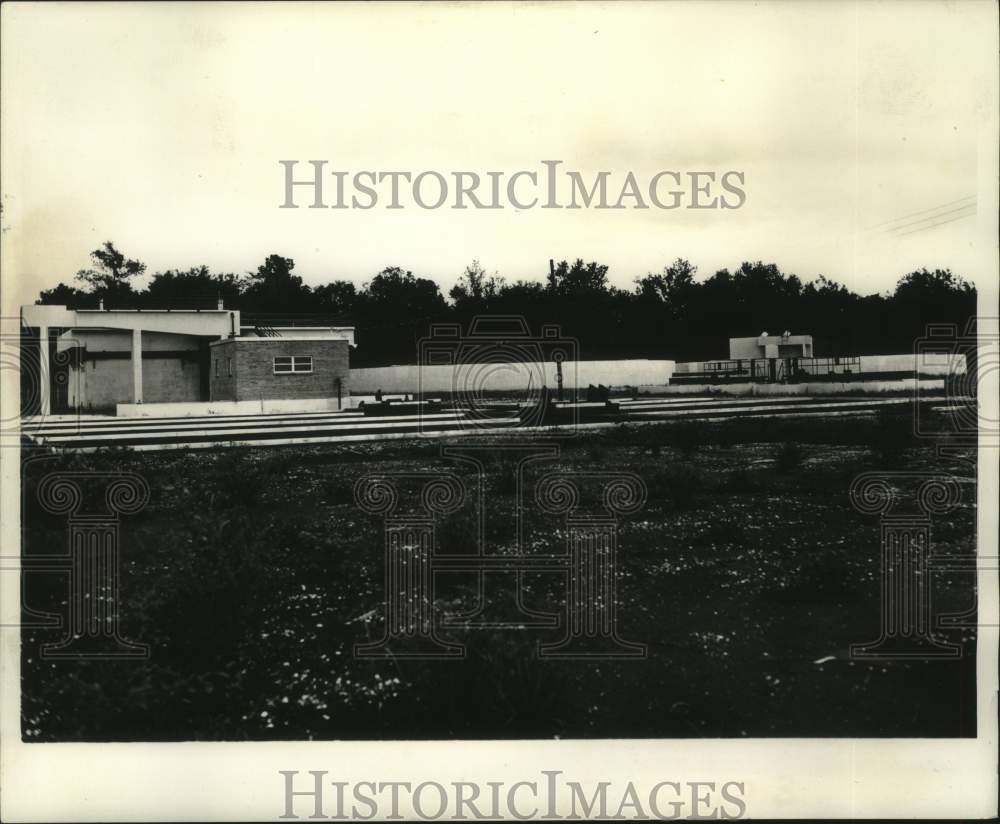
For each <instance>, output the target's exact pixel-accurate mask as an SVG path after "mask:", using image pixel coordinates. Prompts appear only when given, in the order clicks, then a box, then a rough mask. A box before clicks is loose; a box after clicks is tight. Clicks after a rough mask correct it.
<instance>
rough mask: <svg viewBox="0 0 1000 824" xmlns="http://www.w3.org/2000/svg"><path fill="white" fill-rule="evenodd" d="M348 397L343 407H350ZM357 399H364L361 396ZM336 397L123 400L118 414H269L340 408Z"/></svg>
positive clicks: (186, 415)
mask: <svg viewBox="0 0 1000 824" xmlns="http://www.w3.org/2000/svg"><path fill="white" fill-rule="evenodd" d="M347 400H348V399H347V398H345V399H344V402H343V408H344V409H347V408H349V405H348V403H347ZM356 400H361V399H360V398H358V399H356ZM338 411H340V410H338V409H337V399H336V398H294V399H292V400H272V401H269V400H264V401H261V400H256V401H203V402H197V403H120V404H118V406H117V407H116V412H115V414H116V415H118V417H121V418H184V417H198V416H201V415H266V414H268V413H284V412H338Z"/></svg>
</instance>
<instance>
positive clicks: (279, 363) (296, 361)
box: [274, 355, 313, 375]
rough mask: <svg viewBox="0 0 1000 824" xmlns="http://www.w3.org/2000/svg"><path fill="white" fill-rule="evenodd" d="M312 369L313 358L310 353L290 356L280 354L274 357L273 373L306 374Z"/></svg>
mask: <svg viewBox="0 0 1000 824" xmlns="http://www.w3.org/2000/svg"><path fill="white" fill-rule="evenodd" d="M312 371H313V359H312V356H311V355H304V356H299V355H296V356H295V357H292V356H291V355H280V356H278V357H276V358H275V359H274V374H275V375H290V374H292V373H293V372H294V373H296V374H308V373H309V372H312Z"/></svg>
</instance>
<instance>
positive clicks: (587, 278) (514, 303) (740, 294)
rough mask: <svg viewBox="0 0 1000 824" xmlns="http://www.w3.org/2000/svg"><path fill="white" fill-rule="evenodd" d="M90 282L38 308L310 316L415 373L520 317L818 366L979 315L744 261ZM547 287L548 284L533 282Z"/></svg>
mask: <svg viewBox="0 0 1000 824" xmlns="http://www.w3.org/2000/svg"><path fill="white" fill-rule="evenodd" d="M91 257H92V259H93V261H94V267H95V268H94V269H90V270H85V271H83V272H80V273H78V275H77V278H78V280H79V281H80V282H81V283H82V284H83V285H84V287H85V288H83V289H81V288H78V287H76V286H70V285H66V284H62V283H61V284H59V285H58V286H56V287H55V288H53V289H48V290H46V291H44V292H42V293H41V295H40V297H39V302H40V303H58V304H67V305H70V306H78V307H93V306H96V304H97V300H98V299H100V298H103V299H104V300H105V303H106V305H108V306H109V307H110V306H115V305H118V306H126V305H135V306H140V307H149V308H157V307H165V306H182V307H185V308H193V306H202V307H211V306H214V305H215V301H216V299H217V298H218V297H220V296H221V297H222V298H223V300H224V301H225V303H226V305H227V306H230V307H233V308H238V309H241V310H243V311H244V312H245V313H248V314H250V315H253V314H271V315H291V314H308V315H312V316H316V315H321V316H324V317H329V318H331V319H333V318H336V320H331V322H338V323H341V322H350V323H352V324H353V325H355V327H356V328H357V338H358V342H359V346H358V348H357V350H356V351H355V353H354V354H353V355H352V363H354V364H355V365H356V366H363V365H379V364H389V363H407V362H413V361H414V359H415V358H416V357H417V353H418V346H419V341H420V339H421V338H423V337H425V336H426V335H427V334H428V333H429V332H430V328H431V324H433V323H435V322H439V321H448V322H451V323H458V324H459V325H460V326H461V327H462V328H463V330H467V329H468V326H469V324H470V323H471V321H472V319H473V318H474V317H475V316H476V315H480V314H490V315H508V316H509V315H514V316H520V317H522V318H524V319H525V320H526V321H527V323H528V325H529V327H530V328H531V329H532V330H533V331H538V330H539V329H540V328H541V326H542V325H543V324H558V325H559V326H560V327H561V328H562V333H563V336H564V337H569V338H574V339H576V341H577V343H578V346H579V352H580V354H581V356H582V357H585V358H619V357H656V358H673V359H676V360H700V359H713V358H725V357H726V356H727V355H728V339H729V338H730V337H737V336H742V335H756V334H759V333H760V332H762V331H765V330H766V331H768V332H770V333H772V334H774V333H781V332H783V331H785V330H788V331H791V332H795V333H805V334H812V335H813V336H814V338H815V340H816V351H817V352H818V353H821V354H837V355H847V354H855V355H860V354H876V353H885V354H889V353H893V352H910V351H913V345H914V341H915V340H916V339H917V338H919V337H922V336H923V335H924V334H925V332H926V328H927V325H928V324H933V323H948V324H955V325H957V326H959V327H960V328H964V326H965V324H966V322H967V320H968V319H969V318H970V317H971V316H973V315H974V313H975V311H976V291H975V289H974V288H973V287H972V286H971V285H970V284H968V283H966V282H965V281H964V280H963V279H962V278H961V277H959V276H958V275H955V274H953V273H952V272H951V271H949V270H947V269H943V270H942V269H935V270H933V271H930V270H927V269H919V270H916V271H913V272H910V273H908V274H906V275H904V276H903V277H901V278H900V280H899V282H898V283H897V284H896V285H895V287H894V289H893V291H891V292H888V293H886V294H874V295H866V296H861V295H858V294H856V293H854V292H852V291H850V290H849V289H847V288H845V287H844V286H843V285H841V284H839V283H836V282H834V281H832V280H829V279H828V278H826V277H824V276H823V275H819V276H818V277H817V278H816V279H815V280H813V281H811V282H808V283H803V282H802V280H800V279H799V278H798V277H797V276H796V275H794V274H786V273H784V272H782V271H781V270H780V269H779V268H778V266H777V265H775V264H773V263H766V262H763V261H745V262H743V263H741V264H740V265H739V266H738V267H736V268H735V269H733V270H732V271H730V270H729V269H720V270H719V271H717V272H715V273H714V274H712V275H710V276H708V277H706V278H703V279H699V277H698V269H697V267H696V266H695V265H694V264H692V263H691V262H690V261H688V260H685V259H684V258H677V259H675V260H674V261H673V263H671V264H669V265H668V266H665V267H664V268H663V269H662V270H661V271H659V272H656V273H652V272H651V273H648V274H646V275H644V276H642V277H639V278H636V279H635V281H634V288H633V289H632V291H629V292H626V291H623V290H621V289H617V288H615V287H612V286H609V285H608V267H607V266H606V265H604V264H601V263H598V262H596V261H590V262H584V261H583V260H582V259H577V260H575V261H573V262H572V263H570V262H568V261H565V260H563V261H560V262H559V263H558V264H555V265H553V266H552V267H551V270H550V271H549V272H547V273H545V276H544V278H542V277H540V278H539V279H538V280H517V281H513V282H510V281H507V280H505V279H504V278H503V277H501V276H500V275H499V274H498V273H496V272H494V273H493V274H489V272H488V270H487V269H486V268H485V267H483V266H482V265H481V264H480V263H479V261H478V260H474V261H473V262H472V263H471V264H470V265H469V266H467V267H466V269H465V271H464V272H463V273H462V275H461V276H460V277H459V279H458V282H457V283H456V284H455V286H454V287H453V288H452V289H451V290H450V292H449V297H450V298H451V301H452V303H451V305H449V304H448V303H447V302H446V301H445V299H444V297H443V295H442V294H441V291H440V289H439V288H438V286H437V284H436V283H435V282H434V281H433V280H431V279H429V278H424V277H417V276H416V275H414V274H413V272H411V271H409V270H406V269H403V268H401V267H398V266H390V267H387V268H385V269H383V270H382V271H380V272H378V273H377V274H376V275H375V276H374V277H372V278H371V279H370V280H369V281H368V282H367V283H365V284H364V285H363V286H362V287H361V288H360V289H358V288H357V287H355V285H354V284H353V283H351V282H349V281H346V280H332V281H330V282H327V283H324V284H321V285H318V286H315V287H312V288H310V287H309V286H308V285H306V284H305V283H304V282H303V279H302V278H301V277H300V276H299V275H297V274H294V271H293V270H294V268H295V262H294V261H293V260H292V259H291V258H286V257H283V256H281V255H278V254H272V255H269V256H268V257H267V258H266V259H265V261H264V262H263V263H262V264H261V265H260V266H259V267H258V268H257V270H256V271H255V272H253V273H249V274H248V275H247V276H245V277H240V276H237V275H233V274H217V273H213V272H211V271H210V270H209V269H208V268H207V267H205V266H200V267H195V268H192V269H188V270H186V271H178V270H167V271H164V272H157V273H156V274H154V275H153V276H152V278H151V280H150V282H149V285H148V286H147V287H146V289H144V290H142V291H139V292H136V291H134V290H133V288H132V286H131V284H130V280H132V279H134V278H135V277H136V276H137V275H139V274H141V273H142V272H144V271H145V266H144V265H143V264H142V263H140V262H139V261H137V260H133V259H130V258H127V257H126V256H125V255H124V254H122V253H121V252H119V251H118V250H117V249H116V248H115V247H114V245H113V244H112V243H110V242H108V243H106V244H104V245H103V246H102V247H101V248H100V249H97V250H95V251H94V253H93V254H92V256H91ZM539 274H540V275H541V274H542V273H539Z"/></svg>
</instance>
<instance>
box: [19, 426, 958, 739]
mask: <svg viewBox="0 0 1000 824" xmlns="http://www.w3.org/2000/svg"><path fill="white" fill-rule="evenodd" d="M907 424H908V421H907V420H906V419H896V420H893V419H891V418H890V417H887V416H886V415H882V416H881V417H880V418H877V419H875V420H871V419H867V420H865V419H843V418H842V419H829V420H825V421H816V420H810V421H777V420H776V421H761V420H755V421H732V422H726V423H715V424H693V423H685V424H663V425H650V426H631V427H630V426H621V427H618V428H615V429H612V430H606V431H603V432H601V433H600V434H594V433H593V432H589V433H587V434H586V435H584V436H581V437H579V438H574V439H572V440H571V441H569V442H566V443H564V444H563V445H562V446H561V450H562V454H561V457H560V459H559V461H558V465H557V466H556V465H555V464H549V465H547V466H544V467H543V466H542V465H539V467H538V471H539V472H540V471H541V470H542V469H552V468H561V469H579V470H583V471H586V470H588V469H589V470H593V469H595V468H599V469H601V470H623V471H632V472H636V473H638V474H639V475H640V476H641V477H642V478H643V480H644V482H645V484H646V487H647V489H648V501H647V503H646V505H645V507H644V508H643V509H642V510H640V511H639V512H637V513H635V514H633V515H629V516H623V517H622V518H621V527H620V529H621V531H620V540H619V567H620V571H621V584H620V588H619V597H620V621H621V634H622V636H623V637H624V638H626V639H629V640H633V641H637V642H641V643H644V644H646V645H647V647H648V656H647V658H646V659H644V660H636V661H607V660H606V661H590V662H588V661H564V662H558V661H551V660H539V659H538V658H537V656H536V645H537V643H538V642H539V641H543V642H544V641H551V640H555V636H556V635H557V633H556V632H554V631H553V630H545V629H530V630H528V629H523V630H517V629H513V630H506V629H504V630H499V629H490V630H474V629H456V630H448V631H447V632H446V633H444V634H445V635H446V636H447V635H450V636H451V637H453V638H454V639H456V640H461V641H462V642H464V643H466V644H467V646H468V650H469V652H468V657H467V658H466V660H463V661H430V662H427V661H418V662H407V661H399V660H397V661H392V660H385V661H369V660H358V659H356V658H354V657H353V654H352V650H353V647H354V645H355V644H356V643H358V642H364V641H366V640H370V639H372V638H375V637H378V636H379V635H381V632H382V608H381V601H382V580H383V537H382V534H383V533H382V523H381V520H380V518H379V517H377V516H375V515H369V514H366V513H364V512H362V511H360V510H359V509H358V507H357V506H356V505H355V503H354V500H353V484H354V482H355V480H356V479H357V478H359V477H360V476H362V475H364V474H367V473H370V472H379V473H393V472H400V471H418V470H427V469H431V470H433V469H444V468H447V469H450V470H451V471H454V472H456V473H458V474H459V475H460V476H461V477H462V478H463V480H465V481H466V483H467V484H469V485H470V486H474V485H475V484H476V476H475V472H474V471H473V469H472V468H471V467H470V466H468V465H465V464H461V463H458V462H455V461H452V460H449V459H447V458H445V457H442V456H441V448H442V444H443V443H444V442H442V441H440V440H435V441H407V442H402V441H390V442H383V443H363V444H352V445H350V446H346V445H338V446H334V445H330V446H323V447H309V448H305V447H289V448H285V449H271V450H258V449H255V450H230V451H222V452H217V453H208V454H205V453H198V454H174V453H128V452H118V453H104V454H96V455H87V456H56V457H51V458H48V459H45V460H41V461H38V462H34V463H32V464H30V465H29V466H28V468H27V469H26V483H25V488H26V489H27V490H28V494H27V495H26V498H25V511H24V514H25V523H26V532H25V538H26V551H27V552H28V553H33V552H46V551H52V548H53V547H58V548H59V550H60V551H61V549H62V547H64V546H65V540H66V538H65V534H66V533H65V529H66V526H65V520H64V519H62V520H60V519H59V518H57V517H54V516H49V515H46V514H45V513H44V512H42V511H41V509H40V507H39V506H38V505H37V503H36V502H35V501H34V500H33V498H32V495H31V490H32V489H33V488H34V484H35V483H37V481H38V479H39V478H40V477H41V476H42V475H43V474H45V473H47V472H49V471H52V470H54V469H82V470H95V471H120V470H127V471H133V472H138V473H140V474H141V475H143V476H144V477H145V478H146V479H147V480H148V481H149V485H150V487H151V489H152V498H151V501H150V503H149V504H148V506H147V507H146V508H145V509H144V510H143V511H142V512H140V513H138V514H136V515H133V516H129V517H126V518H124V519H123V521H122V581H121V600H122V622H121V627H122V632H123V634H124V635H125V636H126V637H128V638H131V639H134V640H137V641H142V642H144V643H147V644H149V645H150V646H151V650H152V654H151V657H150V658H149V659H148V660H145V661H118V662H115V661H103V662H71V661H47V660H41V659H40V658H39V655H38V650H39V648H40V645H41V644H42V643H46V642H52V641H57V640H59V639H60V637H61V636H60V632H59V631H58V630H38V629H25V630H24V631H23V635H22V638H23V649H22V673H23V675H22V678H23V681H22V683H23V706H22V713H23V735H24V738H25V740H27V741H67V740H81V741H108V740H134V739H139V740H190V739H228V740H240V739H305V738H316V739H335V738H347V739H351V738H407V737H409V738H436V737H441V738H456V737H457V738H497V737H499V738H511V737H552V736H558V737H565V738H572V737H701V736H725V737H737V736H866V735H879V736H967V735H974V734H975V654H974V653H975V647H974V637H972V636H971V633H970V632H969V631H965V632H966V635H965V636H964V637H963V636H962V635H961V634H957V633H949V636H948V637H949V640H953V641H959V642H961V643H963V644H964V645H965V650H964V651H965V655H964V656H963V657H962V658H961V659H959V660H956V661H948V662H919V661H915V662H903V661H877V662H857V661H855V662H852V661H850V660H849V659H848V657H847V650H848V648H849V645H850V644H852V643H857V642H864V641H870V640H874V639H875V638H876V637H877V635H878V620H879V601H878V592H879V557H878V548H879V524H878V518H877V517H876V516H871V515H863V514H860V513H858V512H856V511H855V510H854V509H853V508H852V507H851V504H850V502H849V499H848V494H847V490H848V486H849V484H850V481H851V480H852V479H853V478H854V477H855V476H856V475H857V474H858V473H860V472H863V471H867V470H875V469H884V468H887V467H888V468H895V469H905V470H913V471H946V472H949V473H952V474H953V475H954V476H955V477H956V478H957V479H959V481H960V483H961V484H962V489H963V501H962V503H961V504H960V505H959V507H957V508H956V509H955V510H954V511H953V512H952V513H951V514H949V515H946V516H941V517H939V518H937V519H936V520H935V522H934V542H935V544H934V545H935V549H936V550H938V551H942V552H952V553H969V552H972V551H973V550H974V541H975V531H974V530H975V486H974V484H975V475H976V472H975V454H974V452H973V451H972V450H965V451H963V450H957V451H955V452H954V453H951V456H950V457H947V458H944V459H942V458H939V457H937V456H936V454H935V451H934V446H933V445H928V444H926V443H915V442H913V441H911V440H910V438H909V436H908V435H907V434H906V433H907V432H908V425H907ZM457 442H459V441H457V440H456V441H455V442H452V443H457ZM504 443H505V442H504V441H498V442H497V446H501V445H503V444H504ZM509 469H510V467H509V465H507V464H505V461H504V460H503V454H502V451H501V450H499V449H498V450H496V458H495V459H494V460H493V461H492V462H491V463H489V464H488V468H487V476H486V483H487V486H488V489H487V499H488V502H489V517H488V518H487V541H488V543H489V547H490V550H491V551H498V552H504V551H511V550H512V548H513V544H514V538H513V528H512V519H513V512H514V492H515V488H514V484H513V483H512V482H511V481H510V477H511V476H510V475H509V474H508V471H509ZM528 477H529V482H530V480H531V478H532V477H537V475H534V476H533V475H531V473H530V472H529V476H528ZM475 528H476V527H475V518H474V515H473V514H472V512H471V511H468V510H459V511H458V512H456V513H454V514H453V515H450V516H447V517H445V518H444V519H443V520H442V521H441V522H439V523H438V535H439V545H440V547H441V550H442V551H463V550H465V549H467V548H468V549H471V548H472V546H474V540H475ZM560 528H561V522H560V520H559V518H558V516H552V515H548V516H546V515H544V514H540V513H537V512H532V513H530V514H529V515H528V516H527V518H526V536H527V540H526V543H527V548H528V550H529V551H531V552H558V551H561V549H562V541H563V540H564V538H563V537H562V533H560V531H559V530H560ZM556 577H557V576H553V575H551V574H549V573H532V574H529V575H528V576H526V580H525V583H526V584H527V592H528V594H527V596H526V598H527V601H528V603H529V605H531V606H534V607H536V608H539V609H546V608H547V609H548V610H550V611H552V610H553V606H554V605H557V604H558V603H559V602H560V599H561V597H562V594H561V590H560V586H559V584H558V581H557V580H555V579H556ZM473 584H474V580H472V576H466V577H465V578H463V576H462V575H460V574H456V575H454V576H451V577H448V579H447V580H445V581H443V582H442V589H441V592H440V593H439V594H440V596H441V606H442V609H444V610H446V611H451V612H453V613H454V612H456V611H464V610H467V609H468V608H469V607H470V606H471V605H472V602H473V595H474V589H473ZM65 585H66V582H65V580H64V579H63V578H61V577H60V576H58V575H38V576H34V577H32V578H31V579H29V581H28V586H27V590H26V598H27V601H28V603H29V605H30V606H32V607H33V608H35V609H42V610H44V609H52V610H58V609H59V606H60V604H61V603H65V599H66V590H65ZM512 595H513V592H512V590H511V588H510V584H509V583H506V584H505V583H504V581H503V576H498V577H496V578H495V579H494V580H493V582H492V583H491V590H490V597H491V598H492V599H494V600H495V601H496V602H497V603H501V602H503V601H504V599H509V598H511V597H512ZM935 598H936V605H937V606H938V607H939V608H940V609H942V610H961V609H964V608H966V607H968V606H969V605H970V603H971V602H972V600H973V598H974V594H973V590H972V579H971V576H967V575H963V574H961V573H949V574H945V575H940V576H938V577H937V578H936V580H935Z"/></svg>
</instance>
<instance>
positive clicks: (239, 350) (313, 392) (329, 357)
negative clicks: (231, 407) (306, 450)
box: [211, 338, 350, 403]
mask: <svg viewBox="0 0 1000 824" xmlns="http://www.w3.org/2000/svg"><path fill="white" fill-rule="evenodd" d="M349 349H350V347H349V344H348V342H347V341H346V340H293V339H290V338H288V339H281V338H252V339H249V340H227V341H223V342H221V343H218V344H215V345H213V346H212V347H211V351H212V356H211V357H212V365H211V370H212V371H211V399H212V400H213V401H218V400H233V401H253V400H260V399H264V400H279V399H284V398H335V397H337V383H336V381H337V379H338V378H339V379H340V382H341V390H340V391H341V395H342V396H343V398H344V399H345V403H346V399H347V397H348V394H349V387H348V380H349V377H350V366H349V354H348V353H349ZM280 356H292V357H295V356H298V357H303V356H309V357H311V358H312V361H313V364H312V366H313V371H312V372H311V373H308V374H302V373H293V374H278V375H276V374H274V358H275V357H280ZM230 358H231V359H232V364H233V374H232V377H230V376H229V368H228V367H229V359H230ZM216 361H218V364H219V366H218V377H216V367H215V363H216Z"/></svg>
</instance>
